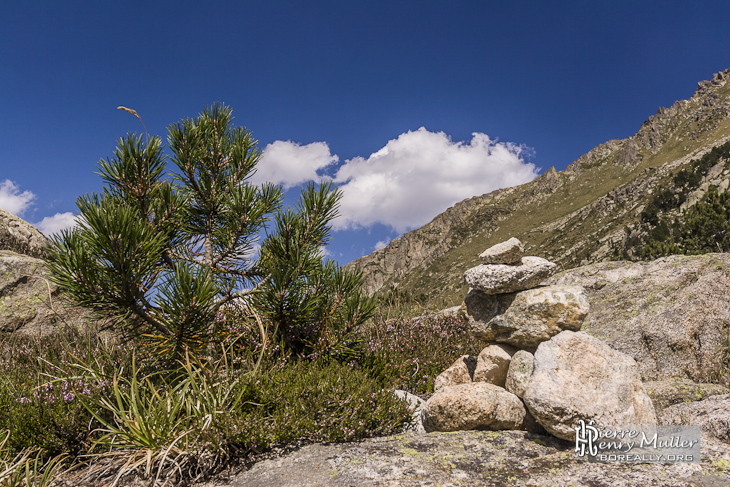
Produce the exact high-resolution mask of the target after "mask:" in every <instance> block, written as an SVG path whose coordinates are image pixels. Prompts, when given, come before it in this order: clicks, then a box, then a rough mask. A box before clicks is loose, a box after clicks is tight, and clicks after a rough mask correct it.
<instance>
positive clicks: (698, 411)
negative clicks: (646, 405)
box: [660, 394, 730, 443]
mask: <svg viewBox="0 0 730 487" xmlns="http://www.w3.org/2000/svg"><path fill="white" fill-rule="evenodd" d="M660 420H661V423H662V424H670V425H671V424H677V425H679V424H692V425H698V426H700V427H702V431H704V432H707V433H709V434H711V435H712V436H713V437H715V438H717V439H718V440H721V441H725V442H727V443H730V394H724V395H722V396H711V397H708V398H707V399H703V400H702V401H695V402H688V403H682V404H675V405H674V406H669V407H668V408H665V409H664V410H663V411H662V412H661V415H660Z"/></svg>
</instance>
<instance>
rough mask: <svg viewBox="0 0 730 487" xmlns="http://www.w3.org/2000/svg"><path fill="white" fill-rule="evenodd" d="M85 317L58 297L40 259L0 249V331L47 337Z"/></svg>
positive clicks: (80, 309) (79, 322)
mask: <svg viewBox="0 0 730 487" xmlns="http://www.w3.org/2000/svg"><path fill="white" fill-rule="evenodd" d="M88 316H89V313H88V311H86V310H84V309H83V308H79V307H76V306H72V305H70V304H69V303H67V302H66V301H64V300H63V299H62V298H61V294H60V290H59V289H58V287H57V286H56V285H55V284H53V283H52V282H50V280H49V276H48V269H47V268H46V263H45V262H44V261H43V260H40V259H36V258H34V257H30V256H28V255H22V254H17V253H15V252H11V251H9V250H0V332H6V333H12V332H16V333H21V334H32V335H47V334H49V333H52V332H53V331H54V330H56V328H57V327H58V326H59V324H63V323H64V322H65V323H69V324H73V325H80V324H81V322H82V321H84V320H85V319H87V318H88Z"/></svg>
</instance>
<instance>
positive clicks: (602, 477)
mask: <svg viewBox="0 0 730 487" xmlns="http://www.w3.org/2000/svg"><path fill="white" fill-rule="evenodd" d="M574 450H575V444H574V443H573V444H571V443H568V442H566V441H563V440H559V439H557V438H554V437H552V436H541V435H536V434H534V433H528V432H525V431H515V430H510V431H456V432H451V433H429V434H427V435H415V434H406V435H404V434H398V435H394V436H387V437H376V438H366V439H363V440H361V441H354V442H346V443H324V444H322V443H314V444H306V445H303V446H297V447H296V448H291V447H284V448H273V449H272V450H267V451H266V452H264V453H261V454H258V455H257V454H254V455H252V459H251V460H252V461H251V462H250V464H249V465H250V467H247V468H244V469H241V470H240V471H236V470H233V472H231V471H230V470H229V469H226V470H225V471H223V472H222V473H221V474H218V476H217V477H214V478H212V479H207V480H205V481H200V483H194V484H193V485H192V487H271V486H276V487H314V486H317V487H342V486H348V487H349V486H353V487H354V486H358V487H364V486H376V485H377V486H390V487H396V486H397V487H423V486H438V485H440V486H457V485H460V486H510V487H556V486H577V487H587V486H594V487H599V486H600V487H608V486H624V487H627V486H655V487H688V486H690V485H694V486H695V487H726V486H727V485H730V472H729V471H728V469H727V461H728V458H730V456H728V455H730V445H728V444H726V443H723V442H720V441H717V440H714V442H713V439H712V438H709V439H708V441H705V438H703V439H702V459H701V463H685V462H678V463H671V464H662V463H632V464H630V465H625V466H621V465H618V464H616V462H588V461H585V458H582V457H579V456H578V454H577V453H575V451H574ZM139 483H140V485H142V484H143V482H142V481H140V482H139ZM147 483H149V480H147ZM135 485H136V484H135Z"/></svg>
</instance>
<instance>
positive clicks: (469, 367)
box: [433, 355, 477, 391]
mask: <svg viewBox="0 0 730 487" xmlns="http://www.w3.org/2000/svg"><path fill="white" fill-rule="evenodd" d="M476 367H477V359H475V358H474V357H470V356H468V355H463V356H462V357H459V359H457V360H456V362H454V363H453V364H452V365H451V367H449V368H448V369H446V370H444V371H443V372H441V373H440V374H439V375H438V377H436V380H435V381H434V383H433V390H434V391H438V390H439V389H441V388H442V387H448V386H455V385H457V384H469V383H471V381H472V377H474V370H475V369H476Z"/></svg>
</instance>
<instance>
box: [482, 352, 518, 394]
mask: <svg viewBox="0 0 730 487" xmlns="http://www.w3.org/2000/svg"><path fill="white" fill-rule="evenodd" d="M515 352H516V350H515V349H514V348H512V347H510V346H508V345H496V344H495V345H489V346H488V347H486V348H484V350H482V351H481V352H480V353H479V356H478V357H477V367H476V369H475V370H474V377H473V378H472V380H473V381H474V382H488V383H490V384H494V385H495V386H499V387H504V381H505V380H506V379H507V371H508V370H509V364H510V360H511V359H512V355H514V353H515Z"/></svg>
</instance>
